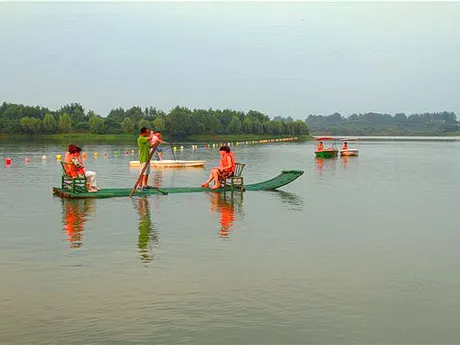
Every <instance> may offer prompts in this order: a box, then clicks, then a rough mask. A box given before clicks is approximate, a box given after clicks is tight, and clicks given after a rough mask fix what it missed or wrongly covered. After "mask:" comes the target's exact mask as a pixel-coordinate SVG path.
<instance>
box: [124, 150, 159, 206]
mask: <svg viewBox="0 0 460 345" xmlns="http://www.w3.org/2000/svg"><path fill="white" fill-rule="evenodd" d="M157 146H158V144H156V145H154V146H153V150H152V152H150V155H149V158H148V159H147V162H145V165H144V167H143V168H142V170H141V173H140V175H139V177H138V178H137V181H136V184H135V185H134V188H133V190H132V191H131V193H129V197H130V198H132V197H133V194H134V192H135V191H136V188H137V186H138V185H139V183H140V182H141V180H142V179H143V178H144V172H145V170H146V169H147V167H148V166H149V165H150V160H151V159H152V157H153V155H154V153H155V150H156V148H157Z"/></svg>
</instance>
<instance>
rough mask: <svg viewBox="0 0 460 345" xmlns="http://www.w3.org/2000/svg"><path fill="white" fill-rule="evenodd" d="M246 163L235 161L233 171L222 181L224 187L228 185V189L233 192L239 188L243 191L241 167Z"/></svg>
mask: <svg viewBox="0 0 460 345" xmlns="http://www.w3.org/2000/svg"><path fill="white" fill-rule="evenodd" d="M245 165H246V164H242V163H235V172H234V173H233V176H231V177H227V178H226V179H225V180H223V181H222V184H223V186H224V188H226V187H228V186H230V190H231V191H232V192H233V191H234V190H235V189H239V190H240V191H241V192H244V178H243V169H244V166H245Z"/></svg>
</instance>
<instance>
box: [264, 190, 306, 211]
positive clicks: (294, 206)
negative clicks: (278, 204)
mask: <svg viewBox="0 0 460 345" xmlns="http://www.w3.org/2000/svg"><path fill="white" fill-rule="evenodd" d="M268 192H269V193H273V194H274V195H276V196H278V197H279V198H280V199H281V201H282V202H283V204H285V205H287V206H288V208H289V209H290V210H295V211H302V210H303V203H304V200H303V198H302V197H301V196H300V195H298V194H294V193H289V192H285V191H283V190H274V191H268Z"/></svg>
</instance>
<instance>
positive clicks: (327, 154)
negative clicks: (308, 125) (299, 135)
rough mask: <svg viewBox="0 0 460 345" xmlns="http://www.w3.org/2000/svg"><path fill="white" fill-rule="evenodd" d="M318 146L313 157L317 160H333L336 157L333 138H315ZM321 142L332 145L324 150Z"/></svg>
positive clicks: (335, 145)
mask: <svg viewBox="0 0 460 345" xmlns="http://www.w3.org/2000/svg"><path fill="white" fill-rule="evenodd" d="M315 140H316V141H318V145H317V146H316V148H315V156H316V157H317V158H333V157H337V155H338V153H339V150H338V149H337V143H336V139H335V138H333V137H317V138H315ZM323 141H330V142H332V145H331V146H329V147H327V148H324V146H323Z"/></svg>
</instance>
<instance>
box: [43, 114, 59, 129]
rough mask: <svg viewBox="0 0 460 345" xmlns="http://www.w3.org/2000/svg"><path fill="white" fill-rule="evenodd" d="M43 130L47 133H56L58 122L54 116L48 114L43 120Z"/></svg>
mask: <svg viewBox="0 0 460 345" xmlns="http://www.w3.org/2000/svg"><path fill="white" fill-rule="evenodd" d="M43 129H44V130H45V133H56V129H57V122H56V119H55V118H54V116H53V115H52V114H50V113H48V114H46V115H45V118H44V119H43Z"/></svg>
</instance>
